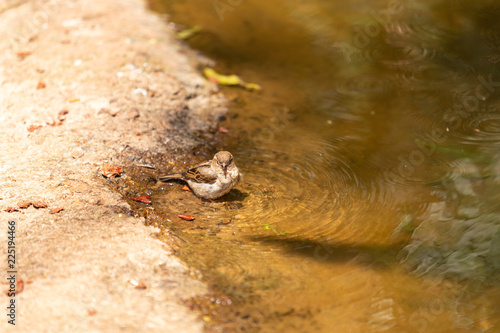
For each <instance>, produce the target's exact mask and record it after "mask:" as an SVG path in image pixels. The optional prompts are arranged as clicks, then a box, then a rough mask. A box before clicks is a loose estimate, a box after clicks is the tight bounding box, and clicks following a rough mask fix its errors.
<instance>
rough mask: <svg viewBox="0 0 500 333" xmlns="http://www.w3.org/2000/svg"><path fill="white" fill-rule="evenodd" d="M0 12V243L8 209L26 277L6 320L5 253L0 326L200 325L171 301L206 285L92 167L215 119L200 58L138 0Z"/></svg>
mask: <svg viewBox="0 0 500 333" xmlns="http://www.w3.org/2000/svg"><path fill="white" fill-rule="evenodd" d="M0 22H1V24H0V48H1V49H2V50H3V52H2V53H1V54H0V100H1V110H0V123H1V128H0V198H1V200H0V209H1V212H0V235H1V236H0V247H1V248H2V252H3V253H5V252H6V249H7V247H8V237H7V236H8V235H7V228H8V221H10V220H15V221H16V222H15V223H16V231H15V250H16V263H15V270H16V271H17V273H16V274H15V275H16V279H17V281H20V280H22V281H23V282H24V289H23V290H22V292H20V293H19V294H17V295H16V297H15V301H16V321H15V323H16V325H15V326H13V325H10V324H9V323H8V319H9V318H8V317H7V316H6V314H4V313H7V310H6V307H7V306H8V304H9V302H10V300H11V299H12V298H11V297H8V295H7V294H6V293H5V291H7V290H8V289H9V285H8V284H7V280H6V278H7V277H8V274H7V271H8V270H9V267H8V263H7V258H6V255H4V256H3V259H1V262H0V269H1V271H0V272H1V275H2V279H1V280H2V281H3V282H2V283H1V284H0V288H2V289H3V290H2V292H1V293H0V308H2V309H3V310H2V311H1V313H2V314H1V316H0V318H2V319H1V320H0V331H2V332H10V331H19V332H118V331H123V332H142V331H148V332H175V331H177V332H200V331H201V330H202V326H203V325H202V323H201V321H200V320H199V319H197V318H196V314H194V313H192V312H190V311H189V310H188V309H187V308H185V307H184V306H183V305H182V300H183V299H187V298H190V297H193V296H196V295H200V294H203V293H204V292H206V287H205V286H204V285H203V284H202V283H201V282H199V281H198V280H197V279H196V278H194V277H193V276H192V275H193V274H191V273H192V272H190V270H188V268H186V267H185V266H184V265H183V264H182V263H180V262H179V261H178V260H177V259H176V258H175V257H173V256H172V254H171V250H170V249H169V248H168V246H167V245H165V244H163V243H161V242H159V241H158V240H156V239H155V237H154V235H155V233H156V232H157V229H155V228H153V227H147V226H145V225H144V224H143V220H141V219H140V218H134V217H131V216H129V215H128V214H126V212H127V211H128V210H129V206H128V204H127V203H126V202H125V201H124V200H123V198H122V197H120V195H119V194H117V193H116V192H113V191H112V190H111V189H110V187H109V186H108V185H107V184H106V182H107V181H109V180H105V179H103V177H102V175H101V171H100V170H101V167H102V166H103V165H104V164H106V163H110V164H117V163H119V161H120V160H119V158H118V156H119V155H120V153H122V152H123V151H124V150H126V149H130V150H131V151H143V152H145V151H148V152H152V153H162V152H167V151H172V150H174V149H176V148H186V147H187V148H189V147H194V146H196V145H197V144H199V141H198V140H200V139H197V136H196V135H194V134H196V133H200V132H203V133H207V132H210V131H212V130H213V129H214V128H216V125H217V120H218V118H219V117H220V116H221V115H223V114H224V113H225V112H226V109H225V107H224V103H225V101H224V99H223V98H222V97H221V96H219V95H218V94H214V87H213V85H211V84H210V83H207V81H206V80H205V79H203V78H202V77H201V76H200V74H199V73H198V72H197V71H196V70H195V69H194V66H196V64H197V61H198V60H199V59H197V58H196V56H195V54H194V53H193V52H192V51H191V50H189V49H188V48H187V47H186V46H185V45H183V44H182V43H180V42H178V41H177V40H175V39H174V38H173V33H172V32H171V31H169V29H168V28H167V25H166V23H165V22H164V21H163V20H162V19H161V18H159V17H158V16H156V15H155V14H154V13H151V12H149V11H148V10H147V9H145V3H143V2H142V1H140V0H100V1H85V0H75V1H62V0H48V1H41V0H40V1H23V0H21V1H14V0H12V1H6V2H2V3H1V4H0ZM122 177H127V174H126V170H124V174H123V175H122ZM110 181H112V180H110ZM23 201H28V202H35V201H40V202H43V203H45V204H46V205H47V208H35V207H34V206H33V205H29V207H27V208H21V207H22V206H26V203H24V204H23V203H22V202H23ZM20 206H21V207H20ZM8 207H12V209H13V210H16V209H17V211H14V212H6V211H5V210H6V209H7V208H8ZM54 208H64V210H62V211H60V212H58V213H54V214H51V213H50V212H51V210H52V209H54ZM20 287H21V285H20V284H18V288H20ZM144 287H145V288H144Z"/></svg>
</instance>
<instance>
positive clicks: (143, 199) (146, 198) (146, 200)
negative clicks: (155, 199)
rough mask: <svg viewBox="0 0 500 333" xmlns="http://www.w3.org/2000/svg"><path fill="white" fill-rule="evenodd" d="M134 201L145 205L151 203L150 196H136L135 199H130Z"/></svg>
mask: <svg viewBox="0 0 500 333" xmlns="http://www.w3.org/2000/svg"><path fill="white" fill-rule="evenodd" d="M132 200H134V201H138V202H142V203H145V204H150V203H151V196H150V195H147V194H143V195H140V196H138V197H137V198H132Z"/></svg>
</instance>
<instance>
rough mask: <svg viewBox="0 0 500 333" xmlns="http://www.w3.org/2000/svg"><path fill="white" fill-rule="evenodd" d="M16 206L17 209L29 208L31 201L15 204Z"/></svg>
mask: <svg viewBox="0 0 500 333" xmlns="http://www.w3.org/2000/svg"><path fill="white" fill-rule="evenodd" d="M17 206H18V207H19V208H28V207H29V206H31V201H29V200H25V201H21V202H19V203H18V204H17Z"/></svg>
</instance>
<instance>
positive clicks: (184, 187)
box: [181, 185, 191, 191]
mask: <svg viewBox="0 0 500 333" xmlns="http://www.w3.org/2000/svg"><path fill="white" fill-rule="evenodd" d="M181 190H183V191H191V189H190V188H189V186H187V185H184V186H183V187H182V188H181Z"/></svg>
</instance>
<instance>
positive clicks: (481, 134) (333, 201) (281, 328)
mask: <svg viewBox="0 0 500 333" xmlns="http://www.w3.org/2000/svg"><path fill="white" fill-rule="evenodd" d="M221 3H222V4H226V7H220V6H221ZM214 4H217V6H215V5H214ZM214 6H215V7H217V8H215V7H214ZM153 7H154V8H156V9H157V10H160V11H162V10H163V11H166V12H168V13H169V14H170V15H171V16H170V18H169V20H171V21H173V22H176V23H178V24H184V25H187V26H192V25H195V24H199V25H201V26H203V31H202V33H200V34H199V35H197V36H194V37H193V38H191V39H190V40H189V43H190V44H191V45H192V46H193V47H194V48H196V49H199V50H201V51H202V52H204V53H206V54H207V55H209V56H210V57H212V58H214V59H215V60H216V61H218V63H217V66H216V69H217V70H218V71H219V72H224V73H237V74H238V75H240V76H241V77H242V78H243V79H244V80H245V81H247V82H256V83H259V84H261V85H262V86H263V90H262V91H261V92H248V91H244V90H242V89H238V88H222V90H223V92H224V93H225V94H226V96H228V97H229V99H230V100H231V111H230V114H229V115H228V118H227V120H225V121H224V122H223V123H222V126H224V127H226V128H228V129H229V133H228V134H220V135H219V139H220V141H219V142H220V143H219V147H218V148H219V149H228V150H230V151H231V152H233V154H234V155H235V159H236V162H237V164H238V166H239V167H240V169H241V170H242V172H243V174H244V182H243V183H242V184H241V185H240V186H238V188H237V189H236V190H233V191H232V192H231V193H230V194H228V196H226V197H225V198H224V199H225V200H222V201H219V202H215V203H210V202H202V201H200V200H198V199H197V198H195V197H194V196H192V195H191V194H190V193H187V192H186V193H185V195H183V196H182V197H181V199H178V196H176V195H173V192H171V191H175V190H179V189H178V187H180V185H178V186H177V185H175V186H173V187H172V189H170V188H168V189H167V191H166V192H165V193H166V194H165V195H164V196H163V197H162V199H161V200H162V202H163V203H164V205H165V207H168V209H174V210H176V211H179V212H181V213H184V212H189V213H193V214H195V215H196V216H197V219H196V220H195V222H196V223H191V224H189V223H186V222H182V223H177V222H175V221H174V222H172V221H170V222H168V223H166V225H167V226H168V227H170V228H172V230H174V231H175V232H176V233H177V234H178V235H180V236H179V237H181V238H182V239H183V245H182V246H181V247H179V249H178V252H179V255H180V256H181V257H182V258H184V260H185V261H186V262H188V263H189V264H190V265H192V266H193V267H196V268H198V269H200V271H202V272H203V274H204V275H205V277H206V278H207V280H208V281H209V282H210V283H211V284H212V285H213V286H214V288H215V289H216V290H218V291H220V292H221V294H224V295H226V296H227V297H229V299H230V300H231V302H230V303H231V305H224V304H227V302H225V301H224V302H222V303H224V304H223V306H221V305H220V304H217V306H215V307H208V308H209V310H206V309H205V315H204V319H205V320H206V321H207V323H213V326H209V329H210V330H213V331H223V330H227V331H245V332H253V331H262V332H285V331H286V332H382V331H383V332H486V331H487V332H496V331H500V322H499V321H500V319H499V318H500V301H499V300H500V288H499V270H500V204H499V201H500V200H499V199H500V177H499V171H500V162H499V153H500V150H499V146H500V113H499V109H498V108H499V98H498V97H499V90H500V89H499V88H500V67H499V65H500V64H499V63H500V21H498V19H497V17H498V15H499V14H500V5H497V4H495V3H494V2H492V1H479V2H475V3H474V4H472V3H471V2H466V1H451V0H450V1H420V2H415V1H407V2H403V1H392V2H382V1H377V2H364V1H354V2H353V1H336V2H331V1H321V0H315V1H305V0H289V1H285V0H282V1H274V2H270V1H267V2H266V1H258V0H254V1H250V0H241V1H237V0H233V1H229V0H226V1H223V0H220V1H214V2H207V1H201V0H185V1H168V2H165V3H164V4H160V3H156V4H154V6H153ZM221 8H225V10H223V9H221ZM207 157H209V156H207ZM172 207H174V208H172ZM214 299H215V298H214ZM219 303H220V302H219Z"/></svg>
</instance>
